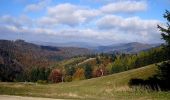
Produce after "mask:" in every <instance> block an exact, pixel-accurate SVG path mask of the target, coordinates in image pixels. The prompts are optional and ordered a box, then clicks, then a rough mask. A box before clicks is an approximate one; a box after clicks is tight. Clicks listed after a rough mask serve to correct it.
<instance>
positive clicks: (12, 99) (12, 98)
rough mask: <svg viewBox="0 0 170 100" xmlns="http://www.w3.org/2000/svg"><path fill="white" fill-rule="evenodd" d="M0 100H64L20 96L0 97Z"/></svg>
mask: <svg viewBox="0 0 170 100" xmlns="http://www.w3.org/2000/svg"><path fill="white" fill-rule="evenodd" d="M0 100H64V99H51V98H39V97H22V96H10V95H0Z"/></svg>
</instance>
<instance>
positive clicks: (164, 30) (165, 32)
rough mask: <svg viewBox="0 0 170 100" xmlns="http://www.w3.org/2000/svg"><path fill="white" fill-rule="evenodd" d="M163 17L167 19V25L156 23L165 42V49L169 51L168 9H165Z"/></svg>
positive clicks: (169, 14) (169, 18)
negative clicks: (162, 25)
mask: <svg viewBox="0 0 170 100" xmlns="http://www.w3.org/2000/svg"><path fill="white" fill-rule="evenodd" d="M164 18H165V19H166V20H167V27H166V28H164V27H161V26H159V25H158V28H159V30H160V31H161V32H162V33H161V35H162V39H164V40H165V42H166V47H167V48H166V50H168V52H170V12H169V11H168V10H166V12H165V14H164ZM168 54H169V53H168Z"/></svg>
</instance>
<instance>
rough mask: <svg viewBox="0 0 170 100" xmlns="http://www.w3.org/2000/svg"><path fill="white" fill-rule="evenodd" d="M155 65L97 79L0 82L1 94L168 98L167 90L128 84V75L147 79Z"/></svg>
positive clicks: (101, 99) (119, 99) (87, 98)
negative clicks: (58, 81)
mask: <svg viewBox="0 0 170 100" xmlns="http://www.w3.org/2000/svg"><path fill="white" fill-rule="evenodd" d="M156 69H157V67H156V66H155V65H149V66H145V67H142V68H138V69H134V70H129V71H125V72H121V73H117V74H113V75H109V76H104V77H100V78H93V79H89V80H83V81H74V82H68V83H60V84H46V85H42V84H36V83H35V84H28V83H25V84H24V83H4V82H2V83H0V94H8V95H22V96H36V97H49V98H65V99H85V100H136V99H138V100H148V99H149V100H153V99H154V100H169V99H170V92H162V91H159V92H156V91H149V90H145V89H142V88H138V89H132V88H130V87H129V86H128V82H129V80H130V79H131V78H141V79H146V78H148V77H150V76H152V75H153V74H155V72H156Z"/></svg>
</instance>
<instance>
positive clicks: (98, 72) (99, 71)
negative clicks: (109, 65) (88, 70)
mask: <svg viewBox="0 0 170 100" xmlns="http://www.w3.org/2000/svg"><path fill="white" fill-rule="evenodd" d="M104 75H107V71H106V69H105V68H104V67H103V68H98V69H97V70H96V71H95V72H94V77H101V76H104Z"/></svg>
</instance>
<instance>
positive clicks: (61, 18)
mask: <svg viewBox="0 0 170 100" xmlns="http://www.w3.org/2000/svg"><path fill="white" fill-rule="evenodd" d="M47 12H48V15H47V16H46V17H45V18H42V19H40V22H45V23H48V21H49V22H50V23H52V22H53V24H64V25H69V26H71V27H73V26H76V25H79V24H82V23H85V22H86V23H88V21H91V20H92V19H93V18H95V17H97V16H98V15H100V12H99V11H98V10H95V9H89V8H85V7H80V6H77V5H73V4H69V3H65V4H59V5H56V6H54V7H49V8H48V11H47Z"/></svg>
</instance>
